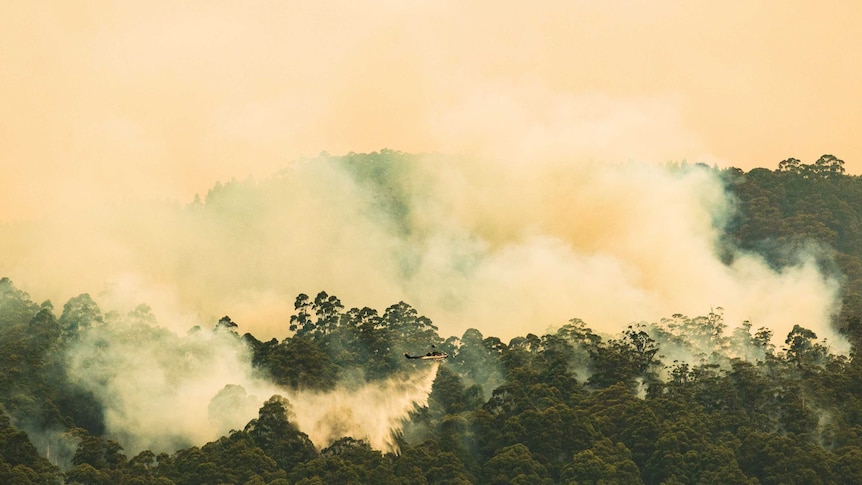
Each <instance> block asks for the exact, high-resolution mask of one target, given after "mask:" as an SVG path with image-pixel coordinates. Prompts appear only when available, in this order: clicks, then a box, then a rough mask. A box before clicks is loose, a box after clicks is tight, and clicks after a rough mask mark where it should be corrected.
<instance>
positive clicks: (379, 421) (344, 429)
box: [287, 362, 438, 452]
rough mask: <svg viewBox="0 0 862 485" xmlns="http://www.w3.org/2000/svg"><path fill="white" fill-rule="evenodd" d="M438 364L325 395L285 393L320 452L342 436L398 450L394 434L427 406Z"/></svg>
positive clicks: (300, 422) (383, 449) (385, 450)
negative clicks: (414, 413)
mask: <svg viewBox="0 0 862 485" xmlns="http://www.w3.org/2000/svg"><path fill="white" fill-rule="evenodd" d="M437 367H438V363H436V362H434V363H430V364H429V365H428V366H427V367H426V368H425V369H420V370H417V372H416V373H415V374H407V375H403V376H400V377H394V378H391V379H389V380H386V381H382V382H370V383H364V384H362V385H361V386H359V387H355V386H346V385H342V386H339V387H338V388H337V389H335V390H333V391H330V392H299V393H289V394H287V396H289V397H288V399H289V400H290V403H291V407H292V410H293V412H294V414H295V415H296V422H297V425H298V427H299V429H300V430H301V431H303V432H304V433H305V434H307V435H308V437H309V438H310V439H311V441H312V443H314V444H315V446H317V447H318V448H323V447H325V446H327V445H329V444H331V443H332V442H333V441H335V440H337V439H338V438H340V437H342V436H351V437H353V438H356V439H363V440H366V441H367V442H368V444H370V445H371V446H372V447H373V448H375V449H378V450H381V451H384V452H397V451H398V449H397V445H396V443H395V441H394V435H395V433H397V431H399V430H400V429H401V426H402V423H403V422H404V421H405V420H407V419H408V418H409V414H410V412H411V411H415V410H417V409H418V408H421V407H424V406H427V405H428V396H429V395H430V394H431V386H432V385H433V384H434V378H435V377H436V375H437Z"/></svg>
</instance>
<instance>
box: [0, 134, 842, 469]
mask: <svg viewBox="0 0 862 485" xmlns="http://www.w3.org/2000/svg"><path fill="white" fill-rule="evenodd" d="M190 198H191V197H190ZM733 210H734V208H733V201H732V200H731V199H729V198H728V196H727V195H726V192H725V191H724V188H723V186H722V184H721V183H720V181H719V180H718V179H717V177H716V176H715V174H714V172H713V171H711V170H709V169H706V168H704V167H698V166H675V167H670V166H668V167H662V166H656V165H644V164H638V163H628V164H617V165H609V164H598V163H586V162H585V163H562V162H544V163H542V162H538V161H530V162H528V161H525V160H520V161H517V160H514V161H513V160H506V161H505V162H503V161H500V160H496V161H491V160H489V159H482V158H478V157H472V158H468V157H453V156H441V155H422V156H418V155H416V156H414V155H406V154H401V153H397V152H389V151H384V152H381V153H377V154H372V155H350V156H345V157H333V156H328V155H322V156H320V157H318V158H315V159H308V160H302V161H298V162H296V163H295V164H293V165H292V166H290V167H288V168H286V169H284V170H283V171H281V172H279V173H277V174H274V175H273V176H272V177H270V178H267V179H264V180H251V179H249V180H244V181H232V182H229V183H226V184H219V185H217V186H216V187H214V188H213V189H212V190H210V191H209V193H207V194H205V195H204V197H202V200H195V201H194V202H191V203H189V204H185V205H183V204H179V203H171V202H137V201H129V202H128V203H126V204H122V205H119V206H114V207H102V208H98V209H94V210H91V211H87V212H80V213H68V214H64V215H63V216H62V217H57V218H53V219H50V218H49V219H45V220H42V221H33V222H27V223H18V224H12V225H8V226H7V227H5V234H6V236H7V237H4V238H2V239H0V254H2V256H0V272H2V274H4V275H9V277H10V278H11V279H12V280H14V281H15V282H16V284H17V285H18V286H19V287H21V288H26V289H27V291H29V292H31V293H32V294H34V295H39V296H40V297H44V296H48V297H50V298H51V299H52V300H54V301H65V300H67V299H68V298H70V297H72V296H74V295H77V294H79V293H81V292H83V291H88V292H90V293H92V294H93V297H94V299H95V300H96V301H98V302H99V305H100V306H102V308H103V309H105V310H106V311H107V312H111V311H116V310H119V311H121V312H125V311H128V309H129V308H135V306H136V305H138V304H140V303H146V304H148V305H149V306H150V307H151V308H152V314H153V315H154V316H155V318H157V320H158V323H159V325H163V326H165V327H166V328H164V329H156V330H144V328H145V327H135V326H134V325H127V326H125V327H121V330H117V331H110V332H107V331H106V332H95V333H92V334H89V335H90V337H91V338H92V340H86V339H85V340H82V341H81V342H79V345H78V346H77V347H75V348H73V349H72V352H71V353H70V355H69V372H70V375H71V376H72V377H73V379H74V380H76V381H77V382H78V383H79V384H80V385H82V386H84V387H87V388H88V389H90V390H91V391H92V392H93V393H94V394H95V395H96V396H97V398H98V399H99V401H100V402H101V403H102V404H103V406H104V409H105V423H106V425H107V427H108V433H109V434H110V435H111V436H116V437H119V438H120V440H121V441H122V442H123V443H124V446H125V447H126V449H127V451H130V452H135V451H137V450H142V449H147V448H149V449H154V450H171V449H176V448H178V447H181V446H185V445H189V444H194V443H203V442H206V441H207V440H212V439H214V438H216V437H218V436H220V435H223V434H224V433H226V432H228V431H229V430H230V429H240V428H241V427H242V426H244V425H245V424H246V423H247V422H248V420H249V419H252V418H254V417H255V415H256V413H257V409H258V408H259V406H260V404H261V403H262V402H263V401H264V400H266V399H268V398H269V397H270V396H272V395H275V394H279V395H283V396H285V397H286V398H287V399H288V400H289V401H290V403H291V406H292V409H293V412H294V413H295V422H296V424H297V425H298V426H299V428H300V430H301V431H303V432H305V433H307V434H308V435H309V436H310V437H311V439H312V441H313V442H314V444H315V445H316V446H318V447H325V446H327V445H328V444H329V443H327V442H326V441H328V440H330V439H333V438H336V437H338V436H339V435H342V434H346V435H352V436H354V437H357V438H359V437H364V438H365V439H367V440H368V441H369V443H370V444H372V446H374V447H375V448H378V449H383V450H390V449H392V447H393V445H392V442H391V433H392V430H393V429H397V428H398V426H399V423H400V420H401V419H402V418H404V417H406V415H407V413H408V412H409V411H410V410H411V409H413V407H414V406H417V405H419V406H421V405H423V403H424V402H425V400H427V397H428V393H429V392H430V386H431V382H432V381H433V378H434V373H433V371H432V370H431V369H435V368H436V366H429V370H428V372H427V373H421V372H420V373H417V374H416V375H414V376H412V378H413V379H414V380H412V381H408V382H401V381H388V382H385V383H380V384H365V383H362V382H350V383H346V382H345V383H342V384H341V385H340V386H339V387H338V388H337V389H336V391H334V393H331V394H325V395H320V394H311V393H298V394H291V393H288V392H285V391H284V390H283V389H278V388H277V387H275V386H274V385H272V384H271V383H270V382H269V381H267V380H265V379H262V378H260V377H259V376H258V375H256V374H255V373H254V372H253V369H252V366H251V363H250V357H249V355H248V354H247V349H243V348H242V346H241V345H240V344H239V342H237V341H235V340H233V341H231V340H230V339H227V340H226V339H225V338H224V337H225V336H220V335H219V334H218V333H217V332H216V333H215V334H211V333H209V332H206V331H202V332H198V333H193V334H191V335H188V336H186V337H184V338H179V337H177V335H178V334H179V335H181V334H184V333H186V332H187V331H188V329H189V328H192V327H193V326H195V325H200V326H201V327H203V328H211V326H212V322H215V321H217V317H218V316H221V315H224V314H229V315H230V316H231V318H232V320H233V321H234V322H236V323H237V324H238V325H239V328H238V331H239V332H240V333H245V332H250V333H252V334H253V335H255V336H256V337H257V338H259V339H268V338H271V337H275V338H278V339H279V340H280V339H283V338H285V337H288V336H289V335H290V332H289V330H288V326H289V319H290V315H291V314H293V313H294V307H293V302H294V299H295V297H296V295H297V294H299V293H311V294H313V293H314V292H317V291H319V290H325V291H327V292H328V293H329V294H331V295H337V296H338V297H339V298H340V299H341V301H342V302H343V303H344V305H345V307H346V308H350V307H352V306H357V307H361V306H368V307H371V308H377V309H383V308H386V307H387V306H389V305H391V304H394V303H396V302H398V301H402V300H403V301H405V302H407V303H409V304H410V305H412V306H413V307H414V308H416V309H417V311H418V312H419V313H420V314H422V315H425V316H427V317H429V318H431V320H432V321H433V322H434V324H435V325H437V326H438V327H439V334H440V335H441V336H443V337H444V338H445V337H447V336H450V335H455V336H461V335H462V334H463V333H464V331H465V330H467V329H468V328H477V329H479V330H480V331H481V332H482V334H483V335H485V336H497V337H500V338H502V339H504V340H507V339H510V338H512V337H515V336H519V335H520V336H522V335H526V334H527V333H535V334H538V335H541V334H543V333H546V332H547V331H552V330H553V329H554V328H557V327H559V326H560V325H562V324H564V323H566V322H567V321H568V320H569V319H571V318H575V317H577V318H581V319H582V320H584V321H585V322H586V323H587V324H588V325H589V326H590V327H591V328H593V329H594V330H595V331H597V332H600V333H606V334H615V333H617V332H619V331H620V330H621V329H623V328H624V327H625V326H626V325H628V324H629V323H632V322H636V321H658V320H659V319H661V318H663V317H668V316H670V315H672V314H676V313H682V314H688V315H700V314H705V313H707V312H709V311H710V310H711V309H712V308H715V307H719V306H720V307H723V309H724V310H723V315H724V320H725V322H726V323H728V324H729V325H730V326H731V327H734V326H736V325H738V324H740V323H741V322H743V321H745V320H748V321H750V322H751V323H752V325H753V326H754V328H758V327H768V328H771V329H772V330H774V332H775V333H774V335H775V340H776V341H779V340H780V341H783V339H784V336H785V335H787V333H788V331H789V330H790V329H791V327H792V326H793V325H794V324H800V325H802V326H805V327H806V328H810V329H812V330H814V331H815V332H816V333H817V335H818V337H820V338H821V339H822V338H826V339H828V341H829V342H831V343H832V345H833V348H836V349H839V350H840V347H841V345H838V346H837V347H836V345H835V344H841V342H842V340H841V339H840V338H838V337H837V336H836V333H835V332H833V331H832V329H831V328H830V323H829V322H830V315H831V314H832V313H833V312H835V311H837V310H838V308H837V307H836V293H837V290H838V288H839V284H838V281H837V280H835V279H833V278H831V277H827V276H824V274H822V273H821V272H820V270H819V269H818V267H817V265H816V264H815V256H816V254H814V253H812V254H798V255H797V260H798V264H797V265H795V266H789V267H785V268H783V269H781V270H775V269H773V268H771V267H769V266H768V265H767V264H766V263H765V262H764V261H763V260H762V259H761V258H760V257H759V256H757V255H754V254H750V253H745V252H742V251H739V250H737V249H735V248H733V247H730V246H728V245H727V243H726V242H725V240H724V239H723V237H722V236H723V231H724V230H725V224H726V223H727V221H728V220H729V218H730V217H731V216H732V214H733ZM728 261H729V262H728ZM100 342H102V344H104V343H105V342H108V343H109V345H102V344H100ZM404 350H414V349H404ZM177 357H180V360H179V362H180V365H179V366H178V365H177V364H176V362H177V360H176V359H177ZM88 386H89V387H88ZM381 403H382V404H381ZM323 404H326V406H324V405H323ZM371 409H373V410H374V412H373V413H369V412H367V411H369V410H371ZM381 409H385V410H386V412H385V413H380V410H381ZM378 413H379V414H378ZM372 416H373V418H372Z"/></svg>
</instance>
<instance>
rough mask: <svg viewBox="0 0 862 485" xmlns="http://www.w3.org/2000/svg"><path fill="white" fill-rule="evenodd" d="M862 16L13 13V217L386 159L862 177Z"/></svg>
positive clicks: (657, 9) (412, 8) (604, 6)
mask: <svg viewBox="0 0 862 485" xmlns="http://www.w3.org/2000/svg"><path fill="white" fill-rule="evenodd" d="M859 9H860V6H859V5H857V4H855V3H853V2H837V1H830V2H826V3H822V2H821V3H817V4H813V3H811V4H807V3H806V4H794V5H783V4H781V3H778V2H739V1H733V2H729V3H728V2H722V3H720V4H711V3H706V2H698V3H679V2H665V1H660V2H649V4H646V3H642V2H630V1H612V2H601V3H595V2H585V1H556V0H554V1H549V2H542V4H541V6H528V5H524V4H522V3H520V2H487V1H478V2H470V4H469V5H463V4H462V3H461V2H451V1H422V0H417V1H408V2H393V1H391V0H374V1H370V2H361V4H360V3H356V2H346V1H343V0H331V1H320V2H289V3H280V2H267V1H251V2H241V3H238V2H219V1H216V2H211V1H189V2H183V3H182V4H181V5H177V4H176V3H175V2H159V1H156V2H150V1H146V2H143V1H129V2H119V3H117V2H105V1H100V0H95V1H87V2H76V4H75V5H74V6H72V5H69V4H67V3H66V2H60V1H47V2H39V3H38V4H33V3H29V2H4V3H3V5H0V59H2V63H3V69H2V70H0V107H2V110H3V113H4V116H3V117H2V119H0V175H2V176H0V220H4V221H5V220H27V219H31V218H34V217H39V216H42V215H45V214H46V213H51V212H54V211H58V210H62V209H64V208H67V207H69V206H75V207H78V208H88V207H92V206H98V205H101V204H104V203H111V204H114V203H121V202H123V201H124V200H128V199H152V198H156V199H169V200H180V201H185V200H186V199H187V197H188V194H193V193H195V192H204V191H206V190H207V189H208V188H209V187H210V186H212V184H214V183H215V182H216V181H218V180H222V181H224V180H229V179H230V178H231V177H238V178H244V177H246V176H248V175H254V176H256V177H266V176H268V175H269V174H271V173H273V172H274V171H276V170H278V169H280V168H281V167H282V166H284V164H286V163H289V162H290V161H292V160H294V159H296V158H300V157H302V156H313V155H316V154H318V153H319V152H321V151H328V152H330V153H336V154H344V153H347V152H350V151H354V152H369V151H374V150H379V149H382V148H392V149H397V150H403V151H408V152H413V153H417V152H435V151H439V152H446V153H459V154H460V153H468V154H493V155H494V156H495V157H497V158H508V159H513V158H514V159H520V158H525V157H538V158H556V159H563V160H572V159H576V160H596V161H602V162H613V163H618V162H624V161H627V160H636V161H647V162H653V163H664V162H666V161H669V160H672V161H681V160H683V159H686V160H689V161H698V162H705V163H708V164H713V163H718V164H719V165H721V166H728V165H733V166H737V167H741V168H744V169H750V168H753V167H756V166H766V167H774V166H776V165H777V164H778V162H779V161H781V160H783V159H785V158H788V157H796V158H798V159H800V160H802V161H804V162H807V163H810V162H813V161H814V160H816V159H817V157H819V156H820V155H822V154H824V153H832V154H835V155H837V156H839V157H841V158H842V159H844V160H845V161H846V162H847V169H848V170H849V171H850V172H851V173H859V168H858V167H859V165H858V163H859V161H858V160H860V157H862V148H860V144H859V143H860V142H859V137H858V136H856V134H855V131H854V129H855V127H856V126H859V125H860V121H862V120H860V118H859V117H860V116H862V115H860V113H862V110H860V109H859V108H860V105H862V98H860V96H862V95H860V91H859V89H858V79H859V78H860V77H862V61H860V59H862V56H859V55H858V47H857V46H859V45H862V42H860V40H862V29H860V26H859V24H858V22H856V20H855V19H858V18H859V17H860V12H859Z"/></svg>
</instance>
